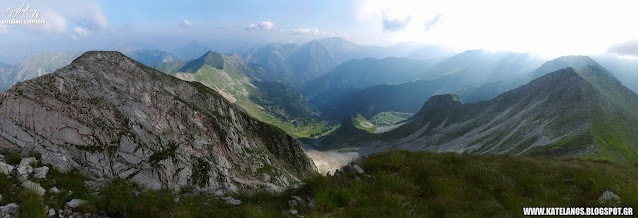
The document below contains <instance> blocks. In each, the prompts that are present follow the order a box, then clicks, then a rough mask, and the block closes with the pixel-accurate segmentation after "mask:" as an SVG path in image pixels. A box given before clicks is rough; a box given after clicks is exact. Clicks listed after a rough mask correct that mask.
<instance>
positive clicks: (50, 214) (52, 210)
mask: <svg viewBox="0 0 638 218" xmlns="http://www.w3.org/2000/svg"><path fill="white" fill-rule="evenodd" d="M52 216H55V209H53V208H51V209H49V213H48V214H47V217H52Z"/></svg>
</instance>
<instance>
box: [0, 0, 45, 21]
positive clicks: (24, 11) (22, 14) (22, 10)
mask: <svg viewBox="0 0 638 218" xmlns="http://www.w3.org/2000/svg"><path fill="white" fill-rule="evenodd" d="M2 15H3V16H4V17H6V18H8V19H2V24H27V25H30V24H46V22H47V21H46V20H45V19H42V18H41V17H44V13H42V11H40V10H38V9H36V8H34V7H33V6H31V4H29V2H27V1H24V2H22V5H20V7H13V6H10V7H8V8H7V9H6V10H4V12H3V13H2ZM27 17H28V18H30V19H20V18H27Z"/></svg>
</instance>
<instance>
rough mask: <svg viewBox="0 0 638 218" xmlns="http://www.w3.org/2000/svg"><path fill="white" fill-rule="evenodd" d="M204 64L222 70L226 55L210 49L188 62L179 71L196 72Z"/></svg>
mask: <svg viewBox="0 0 638 218" xmlns="http://www.w3.org/2000/svg"><path fill="white" fill-rule="evenodd" d="M204 65H209V66H211V67H214V68H217V69H220V70H221V69H224V56H223V55H222V54H220V53H217V52H214V51H212V50H209V51H208V52H206V53H204V55H202V56H200V57H199V58H197V59H195V60H192V61H189V62H188V63H186V65H184V67H182V69H180V70H179V72H185V73H195V72H197V71H198V70H199V69H200V68H202V67H203V66H204Z"/></svg>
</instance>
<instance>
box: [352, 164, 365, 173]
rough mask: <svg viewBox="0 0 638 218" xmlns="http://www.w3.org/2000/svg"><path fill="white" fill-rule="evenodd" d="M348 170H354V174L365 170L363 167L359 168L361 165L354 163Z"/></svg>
mask: <svg viewBox="0 0 638 218" xmlns="http://www.w3.org/2000/svg"><path fill="white" fill-rule="evenodd" d="M350 171H352V172H354V173H356V174H363V173H365V171H363V169H361V167H360V166H359V165H356V164H352V165H350Z"/></svg>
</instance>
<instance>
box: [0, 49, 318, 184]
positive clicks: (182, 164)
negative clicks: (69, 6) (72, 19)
mask: <svg viewBox="0 0 638 218" xmlns="http://www.w3.org/2000/svg"><path fill="white" fill-rule="evenodd" d="M0 136H1V137H0V146H1V147H3V148H6V149H11V150H17V151H22V152H36V153H39V154H41V157H42V158H41V161H42V163H43V164H51V165H52V166H53V168H55V169H57V170H60V171H63V172H64V171H69V170H71V169H74V168H75V169H79V170H80V171H81V172H82V173H84V174H86V175H87V176H89V177H92V178H124V179H130V180H132V181H134V182H138V183H140V184H142V185H145V186H147V187H149V188H155V189H157V188H162V187H165V188H179V187H181V186H184V185H195V186H198V187H200V188H203V189H204V190H210V191H212V192H222V193H223V192H233V191H237V190H240V189H241V190H246V189H263V188H265V189H271V190H280V189H282V188H284V187H288V186H291V185H293V184H294V183H297V182H298V181H299V180H300V179H301V178H304V177H307V176H310V175H313V174H315V173H316V168H315V166H314V164H313V163H312V161H311V160H310V159H309V158H308V157H307V156H306V155H305V154H304V152H303V150H302V149H301V147H300V145H299V144H298V143H297V142H296V140H295V139H293V138H292V137H290V136H288V135H287V134H285V133H284V132H283V131H281V130H278V129H275V128H273V127H271V126H269V125H267V124H264V123H261V122H259V121H256V120H254V119H251V118H250V117H248V116H246V115H244V114H243V113H242V112H241V111H238V110H237V109H236V108H235V107H233V106H232V105H231V104H230V103H229V102H228V101H226V100H225V99H224V98H223V97H221V96H220V95H219V94H217V93H216V92H214V91H213V90H210V89H208V88H206V87H204V86H203V85H201V84H198V83H190V82H185V81H181V80H179V79H176V78H173V77H171V76H169V75H165V74H163V73H161V72H158V71H156V70H153V69H151V68H148V67H146V66H144V65H142V64H140V63H138V62H135V61H134V60H132V59H129V58H127V57H126V56H124V55H122V54H121V53H119V52H87V53H85V54H83V55H82V56H80V57H79V58H78V59H76V60H75V61H73V63H72V64H70V65H69V66H66V67H64V68H61V69H59V70H58V71H56V73H54V74H49V75H45V76H42V77H40V78H37V79H34V80H30V81H26V82H21V83H19V84H17V85H15V86H14V87H13V88H11V89H10V90H8V91H6V92H4V93H2V94H1V95H0ZM264 173H266V174H268V175H269V179H268V180H267V181H266V180H265V179H263V178H264V177H263V176H260V175H262V174H264Z"/></svg>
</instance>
